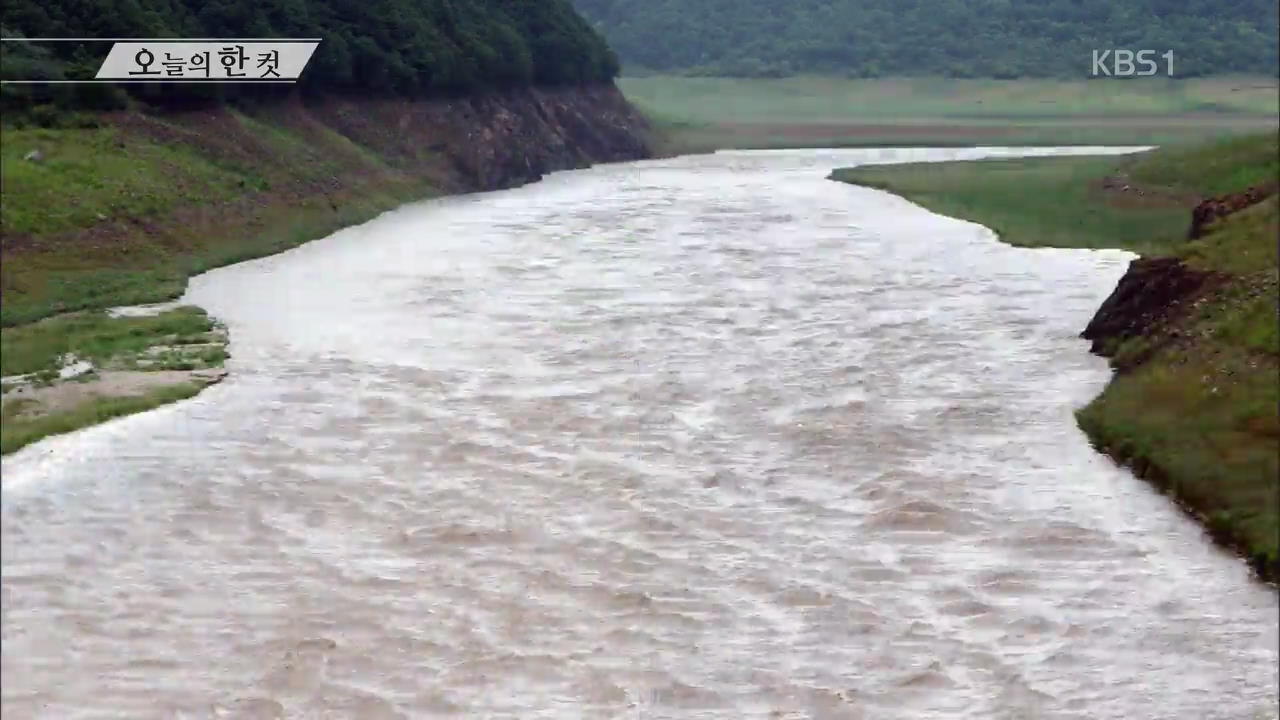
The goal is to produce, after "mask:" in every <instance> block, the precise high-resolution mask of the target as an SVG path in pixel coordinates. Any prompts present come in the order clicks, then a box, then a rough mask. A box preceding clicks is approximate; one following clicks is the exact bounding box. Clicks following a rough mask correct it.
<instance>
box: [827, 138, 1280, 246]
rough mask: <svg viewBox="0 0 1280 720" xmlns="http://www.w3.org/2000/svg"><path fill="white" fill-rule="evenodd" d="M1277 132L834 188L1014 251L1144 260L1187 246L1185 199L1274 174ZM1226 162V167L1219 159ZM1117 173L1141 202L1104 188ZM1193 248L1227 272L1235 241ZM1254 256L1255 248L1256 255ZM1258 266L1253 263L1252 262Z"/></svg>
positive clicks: (906, 170) (976, 165)
mask: <svg viewBox="0 0 1280 720" xmlns="http://www.w3.org/2000/svg"><path fill="white" fill-rule="evenodd" d="M1276 144H1277V137H1276V135H1275V134H1269V135H1266V134H1264V135H1251V136H1248V137H1243V138H1231V139H1225V140H1219V141H1216V142H1214V143H1209V144H1202V145H1195V146H1173V147H1169V148H1162V149H1160V150H1158V151H1155V152H1148V153H1141V154H1135V155H1131V156H1095V157H1049V158H1025V159H1016V160H980V161H975V162H955V163H910V164H904V165H872V166H866V167H855V168H847V169H842V170H837V171H836V172H835V173H833V174H832V178H833V179H836V180H840V181H842V182H848V183H854V184H858V185H865V186H867V187H874V188H878V189H881V190H887V191H889V192H893V193H895V194H898V195H902V196H903V197H905V198H907V199H909V200H911V201H913V202H916V203H919V204H920V205H923V206H924V207H927V208H929V209H931V210H934V211H936V212H939V213H942V214H944V215H951V216H954V217H959V218H963V219H965V220H971V221H973V222H976V223H980V224H982V225H985V226H987V227H989V228H991V229H993V230H995V231H996V232H997V233H999V234H1000V237H1001V239H1002V240H1004V241H1005V242H1008V243H1010V244H1012V245H1017V246H1020V247H1075V248H1123V249H1126V250H1132V251H1135V252H1138V253H1140V254H1144V255H1155V254H1168V253H1173V252H1181V251H1182V250H1183V249H1185V248H1187V243H1186V233H1187V229H1188V227H1189V225H1190V214H1189V201H1188V198H1189V197H1190V196H1199V195H1206V194H1215V193H1219V192H1222V191H1224V189H1226V188H1232V187H1240V188H1243V187H1246V186H1248V185H1251V184H1255V183H1256V182H1258V181H1259V179H1260V178H1264V177H1267V176H1268V173H1270V174H1271V176H1273V177H1274V174H1275V172H1276V157H1275V148H1276ZM1223 156H1227V157H1230V158H1231V159H1232V162H1231V163H1230V164H1223V163H1221V162H1220V160H1219V158H1221V157H1223ZM1108 176H1125V177H1127V178H1128V180H1127V181H1126V182H1131V183H1133V184H1134V185H1135V186H1139V187H1142V188H1143V190H1144V193H1145V194H1144V195H1143V196H1142V197H1141V198H1139V197H1137V196H1136V194H1135V193H1119V192H1117V191H1115V190H1104V189H1103V187H1102V182H1101V181H1102V179H1103V178H1105V177H1108ZM1228 246H1229V249H1222V241H1221V240H1214V241H1211V242H1210V243H1207V244H1201V245H1198V246H1195V247H1199V248H1201V253H1202V254H1203V255H1204V256H1205V257H1208V258H1212V259H1213V260H1215V261H1217V262H1219V263H1221V264H1223V266H1224V268H1225V267H1235V265H1233V264H1232V263H1236V262H1237V261H1240V262H1250V261H1249V260H1248V259H1247V258H1242V257H1241V256H1239V254H1238V253H1237V249H1236V248H1235V246H1234V244H1233V243H1228ZM1255 252H1260V251H1255ZM1251 264H1253V265H1256V263H1251Z"/></svg>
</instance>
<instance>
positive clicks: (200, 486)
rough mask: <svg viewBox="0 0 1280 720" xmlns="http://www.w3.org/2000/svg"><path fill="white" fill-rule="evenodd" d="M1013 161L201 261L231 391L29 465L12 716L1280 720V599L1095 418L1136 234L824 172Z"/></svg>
mask: <svg viewBox="0 0 1280 720" xmlns="http://www.w3.org/2000/svg"><path fill="white" fill-rule="evenodd" d="M990 152H995V151H990ZM1014 152H1016V151H1005V154H1012V153H1014ZM981 154H984V151H975V150H969V151H955V150H948V151H937V150H916V151H901V150H898V151H879V150H873V151H821V152H817V151H810V152H798V151H795V152H793V151H788V152H766V153H726V154H720V155H715V156H702V157H689V158H680V159H674V160H664V161H651V162H645V163H639V164H630V165H616V166H609V167H601V168H596V169H593V170H587V171H582V172H573V173H563V174H557V175H554V176H552V177H550V178H548V179H547V180H546V181H545V182H543V183H540V184H537V185H533V186H530V187H526V188H523V189H519V190H514V191H509V192H502V193H493V194H486V195H476V196H470V197H462V198H452V199H446V200H441V201H431V202H426V203H421V204H416V205H412V206H408V207H405V208H402V209H400V210H398V211H396V212H393V213H389V214H387V215H384V216H383V217H381V218H379V219H377V220H375V221H373V222H370V223H368V224H365V225H362V226H359V227H355V228H351V229H348V230H345V231H343V232H340V233H338V234H336V235H334V236H332V237H329V238H327V239H325V240H322V241H318V242H315V243H312V244H309V245H306V246H303V247H301V248H299V249H296V250H294V251H291V252H288V253H285V254H283V255H278V256H275V257H272V258H267V259H263V260H259V261H255V262H250V263H245V264H242V265H237V266H234V267H230V268H224V269H221V270H218V271H215V272H212V273H209V274H207V275H204V276H201V277H199V278H197V279H195V280H194V281H193V283H192V288H191V291H190V293H189V298H188V299H189V300H191V301H193V302H196V303H199V304H201V305H203V306H205V307H207V308H208V309H209V310H210V311H212V312H213V313H215V314H216V315H218V316H220V317H221V318H223V319H224V320H225V321H226V322H227V324H228V326H229V328H230V330H231V335H232V339H233V344H232V351H233V353H234V355H235V357H234V359H233V361H232V363H231V368H232V371H233V375H232V377H231V378H230V379H228V380H227V381H226V382H225V383H224V384H222V385H220V386H217V387H215V388H212V389H210V390H209V391H207V392H205V393H204V394H203V395H201V396H199V397H198V398H196V399H194V400H192V401H190V402H185V403H181V404H178V405H174V406H169V407H166V408H163V409H160V410H158V411H155V412H151V413H147V414H143V415H139V416H134V417H129V418H125V419H122V420H119V421H116V422H112V423H109V424H107V425H103V426H99V427H96V428H91V429H89V430H86V431H84V432H80V433H76V434H73V435H69V436H64V437H59V438H52V439H50V440H48V441H45V442H42V443H39V444H37V445H34V446H32V447H30V448H27V449H26V450H24V451H23V452H20V453H18V454H17V455H15V456H13V457H11V458H7V459H6V460H5V461H4V466H3V471H4V476H3V488H4V489H3V493H4V495H3V499H4V503H3V553H4V554H3V603H4V619H3V712H4V717H5V720H9V719H10V718H58V719H60V720H61V719H71V718H107V717H111V718H182V717H185V718H205V717H243V718H274V717H283V718H419V717H423V718H428V717H450V716H452V717H512V718H579V717H582V718H685V717H701V718H744V717H760V718H766V717H768V718H864V717H865V718H1232V719H1234V718H1274V717H1276V697H1275V693H1276V680H1277V673H1276V666H1277V650H1276V647H1277V623H1276V617H1277V616H1276V613H1277V599H1276V595H1275V594H1274V593H1273V592H1271V591H1269V590H1267V589H1266V588H1264V587H1262V586H1261V585H1259V584H1257V583H1255V582H1253V581H1252V580H1250V578H1249V576H1248V574H1247V572H1246V570H1245V568H1244V566H1243V564H1242V563H1241V562H1240V561H1239V560H1237V559H1235V558H1233V557H1231V556H1229V555H1227V554H1225V553H1223V552H1221V551H1219V550H1217V549H1216V548H1214V547H1213V546H1212V545H1211V544H1210V543H1209V542H1208V540H1207V539H1206V538H1205V536H1204V534H1203V533H1202V531H1201V530H1200V529H1199V528H1198V527H1197V526H1196V525H1195V524H1193V523H1192V522H1190V521H1188V520H1187V519H1186V518H1184V517H1183V516H1182V515H1181V514H1180V513H1179V512H1178V511H1177V510H1176V509H1175V508H1174V507H1173V506H1172V505H1171V504H1170V503H1169V502H1168V501H1167V500H1165V499H1164V498H1162V497H1159V496H1157V495H1156V494H1154V493H1153V492H1152V491H1151V490H1150V488H1149V487H1148V486H1147V485H1145V484H1144V483H1142V482H1140V481H1138V480H1135V479H1134V478H1133V477H1132V476H1130V475H1129V474H1128V473H1126V472H1124V471H1122V470H1119V469H1116V468H1115V467H1113V466H1112V465H1111V463H1110V462H1109V461H1108V460H1106V459H1105V458H1103V457H1100V456H1099V455H1097V454H1095V453H1094V452H1093V451H1092V450H1091V449H1090V448H1089V446H1088V444H1087V442H1086V441H1085V439H1084V437H1083V436H1082V435H1081V433H1080V432H1079V431H1078V430H1077V428H1076V426H1075V424H1074V422H1073V419H1072V409H1073V408H1076V407H1078V406H1080V405H1082V404H1083V403H1085V402H1087V401H1088V400H1089V399H1090V398H1091V397H1093V396H1094V395H1095V394H1096V393H1097V392H1099V391H1100V390H1101V388H1102V387H1103V385H1104V384H1105V383H1106V381H1107V378H1108V370H1107V367H1106V362H1105V361H1104V360H1101V359H1099V358H1096V357H1092V356H1090V355H1089V354H1088V352H1087V344H1086V343H1085V342H1083V341H1081V340H1079V339H1078V338H1077V337H1076V335H1077V333H1078V332H1079V331H1080V329H1081V328H1082V327H1084V325H1085V324H1086V322H1087V320H1088V319H1089V317H1090V316H1091V314H1092V313H1093V311H1094V309H1095V308H1096V307H1097V306H1098V305H1099V303H1100V302H1101V301H1102V299H1103V298H1104V297H1105V296H1106V295H1107V293H1108V292H1109V291H1110V290H1111V288H1112V287H1113V286H1114V284H1115V282H1116V280H1117V279H1118V278H1119V276H1120V275H1121V274H1122V272H1123V270H1124V266H1125V264H1126V263H1127V260H1128V256H1127V255H1125V254H1123V253H1119V252H1087V251H1068V250H1024V249H1017V248H1012V247H1009V246H1006V245H1003V244H1001V243H999V242H997V241H996V240H995V239H994V238H993V236H992V235H991V234H990V233H989V232H988V231H986V230H984V229H982V228H980V227H978V226H976V225H971V224H968V223H963V222H959V221H956V220H951V219H947V218H943V217H940V216H937V215H933V214H931V213H928V212H926V211H924V210H922V209H920V208H918V207H916V206H914V205H911V204H910V203H907V202H906V201H904V200H901V199H898V198H895V197H893V196H890V195H887V194H884V193H880V192H876V191H872V190H868V189H863V188H855V187H851V186H847V185H841V184H837V183H833V182H829V181H826V180H824V179H823V177H824V176H825V175H826V173H827V171H828V170H829V169H831V168H833V167H836V166H841V165H849V164H855V163H859V162H888V161H902V160H913V159H914V160H920V159H947V158H952V157H976V156H978V155H981Z"/></svg>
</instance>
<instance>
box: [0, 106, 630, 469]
mask: <svg viewBox="0 0 1280 720" xmlns="http://www.w3.org/2000/svg"><path fill="white" fill-rule="evenodd" d="M52 125H53V126H51V127H18V126H14V125H6V126H4V127H2V128H0V182H2V184H3V198H2V199H3V203H2V209H0V253H2V255H3V262H0V297H2V298H3V303H2V304H0V326H2V328H0V337H2V338H3V341H4V344H5V356H6V359H7V358H8V357H10V356H11V354H12V356H13V357H15V358H18V357H22V358H29V357H35V356H41V357H43V360H42V362H43V363H44V364H43V365H42V366H41V367H39V368H34V367H23V368H21V369H18V367H17V365H18V364H21V365H24V366H25V365H29V364H30V363H28V362H26V361H24V362H22V363H18V364H15V365H14V366H13V367H10V366H9V364H7V365H6V370H5V371H4V373H3V374H4V375H12V374H19V373H37V372H42V373H44V376H45V380H46V381H47V382H48V383H51V384H52V385H61V384H66V383H70V382H74V381H73V380H72V379H71V378H58V377H56V375H57V372H59V367H58V366H56V365H51V364H50V363H56V362H58V358H65V357H67V356H75V357H86V356H88V355H92V354H93V353H94V351H93V350H92V349H91V348H86V347H82V346H81V344H82V343H88V344H89V345H90V346H92V345H93V343H94V342H97V340H95V339H94V338H97V337H98V336H99V335H106V336H112V337H114V336H116V335H118V334H120V333H125V334H127V333H129V332H133V331H135V330H137V328H136V325H135V324H134V322H135V320H136V319H131V318H114V317H110V316H108V315H106V314H104V313H103V312H102V311H103V310H105V309H107V308H111V307H116V306H123V305H139V304H146V303H156V302H162V301H166V300H172V299H174V298H177V297H179V296H180V295H181V294H182V293H183V291H184V289H185V287H186V282H187V279H188V278H189V277H191V276H193V275H197V274H199V273H202V272H205V271H207V270H210V269H213V268H215V267H219V266H222V265H228V264H231V263H235V262H240V261H243V260H248V259H252V258H255V257H261V256H264V255H270V254H273V253H277V252H281V251H284V250H287V249H289V248H292V247H295V246H297V245H300V244H302V243H304V242H307V241H309V240H312V239H316V238H320V237H324V236H325V235H328V234H330V233H332V232H334V231H336V230H338V229H340V228H343V227H347V226H350V225H355V224H359V223H361V222H364V221H366V220H369V219H371V218H373V217H375V216H376V215H378V214H380V213H382V212H384V211H386V210H390V209H392V208H394V207H397V206H398V205H401V204H403V203H405V202H411V201H415V200H421V199H426V198H429V197H433V196H439V195H445V194H455V193H464V192H474V191H485V190H496V189H501V188H508V187H514V186H517V185H521V184H524V183H527V182H532V181H535V180H537V179H539V178H541V177H542V175H544V174H546V173H549V172H553V171H556V170H565V169H571V168H577V167H584V166H587V165H590V164H593V163H600V162H613V161H623V160H634V159H639V158H642V157H646V156H647V155H649V146H648V142H649V139H648V127H647V124H646V122H645V120H644V119H643V118H642V117H641V116H640V115H639V114H638V113H637V112H636V111H635V110H634V109H633V108H632V107H631V106H630V105H629V104H628V103H627V102H626V100H625V99H624V98H623V97H622V95H621V94H620V93H619V92H618V91H617V89H616V88H615V87H613V86H612V85H599V86H591V87H578V88H566V89H555V90H542V89H526V90H512V91H508V92H504V93H490V94H485V95H476V96H472V97H467V98H460V99H452V100H432V101H410V100H354V99H342V98H327V99H318V100H315V101H313V102H308V103H305V104H304V103H302V102H301V101H299V100H298V99H297V98H293V99H290V100H288V101H284V102H278V103H272V104H266V105H262V106H259V107H256V108H252V109H246V108H241V109H236V108H231V107H227V106H218V107H212V108H206V109H202V110H195V111H188V112H181V113H167V114H152V113H145V112H142V111H140V110H131V111H125V112H115V113H108V114H97V115H79V116H67V117H65V118H61V119H59V122H57V123H52ZM75 313H85V314H81V315H77V314H75ZM46 319H47V320H46ZM42 320H43V321H44V324H40V323H39V321H42ZM210 322H212V321H210ZM33 323H34V324H33ZM85 323H88V324H90V325H92V326H93V327H95V328H96V330H95V333H88V334H79V335H76V334H71V335H67V336H65V337H63V338H62V341H61V344H62V345H63V347H61V348H60V351H59V352H58V353H57V355H56V356H54V357H50V356H48V355H47V353H46V354H44V355H42V353H43V347H44V345H42V344H41V343H44V344H45V345H47V344H48V338H49V337H51V336H58V335H59V334H60V333H62V332H63V331H65V330H67V329H68V328H69V327H70V326H71V325H82V324H85ZM159 344H163V343H159ZM138 351H141V348H139V349H138ZM15 362H16V361H15ZM112 362H116V360H114V359H113V360H112ZM204 369H208V368H204ZM170 371H172V372H186V371H185V370H172V369H170ZM50 372H53V374H54V375H55V377H49V373H50ZM115 377H116V381H115V384H114V385H109V386H104V385H101V384H100V383H95V382H90V381H88V380H85V379H84V378H81V379H80V381H81V383H80V385H78V386H77V387H78V389H76V390H75V391H74V392H71V391H67V390H62V391H59V392H60V393H61V394H60V395H59V396H58V397H59V398H62V399H61V400H59V401H58V402H41V401H39V400H38V399H37V398H36V397H35V396H34V395H33V396H29V397H23V398H20V399H21V400H25V401H26V402H25V403H19V402H17V400H18V399H19V398H18V397H17V396H16V395H15V396H12V398H10V393H11V392H14V390H13V387H12V386H13V383H10V384H9V386H8V387H9V391H8V392H6V393H5V396H6V400H5V408H6V409H5V416H4V421H5V422H4V427H5V429H6V433H7V434H6V440H5V443H4V450H3V451H4V452H5V453H8V452H12V451H13V450H15V449H17V448H18V447H21V446H22V445H24V444H26V443H28V442H31V441H33V440H34V439H37V438H38V437H42V436H44V435H47V434H52V433H53V432H65V431H67V430H70V429H76V428H77V427H83V426H85V425H89V424H93V422H97V421H99V420H101V419H106V417H114V416H115V415H119V414H123V413H125V412H129V411H136V410H141V409H146V408H148V407H154V406H155V405H156V404H158V403H160V402H163V401H168V400H172V399H178V398H179V397H186V396H189V395H190V394H192V392H193V389H192V386H191V383H190V382H189V381H188V379H186V378H177V377H176V376H174V377H170V379H172V380H175V381H176V382H172V383H166V384H164V386H163V387H156V386H154V385H153V384H152V383H151V382H150V381H137V379H136V378H135V379H133V380H128V381H125V380H123V379H122V378H121V377H119V376H115ZM152 377H158V376H152ZM197 384H199V382H197ZM200 387H203V385H200ZM112 388H117V389H118V388H134V389H137V390H139V392H133V393H126V394H124V395H119V394H114V393H112V392H110V390H111V389H112ZM198 389H199V387H195V390H198ZM143 390H145V392H142V391H143ZM32 392H34V391H32ZM42 392H43V391H42ZM41 397H46V399H47V398H48V397H52V396H49V395H48V392H44V394H43V395H42V396H41ZM66 398H72V399H74V398H79V399H80V400H79V401H74V402H73V401H70V400H67V399H66ZM122 399H126V400H127V402H122ZM41 407H44V408H46V409H45V410H44V411H42V410H40V409H39V408H41ZM103 407H107V408H108V409H105V410H104V409H103ZM18 408H21V409H20V410H19V409H18ZM49 408H56V410H49ZM36 426H38V427H40V428H44V429H48V430H49V432H43V433H41V432H37V431H36V430H34V429H32V428H33V427H36ZM11 428H12V429H11Z"/></svg>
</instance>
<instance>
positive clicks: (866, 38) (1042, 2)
mask: <svg viewBox="0 0 1280 720" xmlns="http://www.w3.org/2000/svg"><path fill="white" fill-rule="evenodd" d="M574 3H575V4H576V6H577V8H578V10H579V11H580V12H582V14H583V15H584V16H586V17H587V19H588V20H590V21H591V22H592V23H593V24H595V26H596V27H597V28H598V29H599V30H600V31H601V32H603V33H604V35H605V36H606V38H607V39H608V40H609V43H610V44H611V45H612V47H613V48H614V50H616V51H617V53H618V55H619V56H620V57H621V58H622V60H623V62H624V64H626V65H627V67H628V69H629V70H641V69H643V70H652V71H664V72H692V73H697V74H708V75H736V76H768V77H779V76H787V75H793V74H800V73H809V72H816V73H839V74H847V75H853V76H859V77H875V76H884V75H941V76H951V77H994V78H1007V77H1080V76H1083V75H1087V74H1088V73H1089V72H1090V67H1091V56H1092V50H1094V49H1105V48H1125V49H1130V50H1141V49H1152V50H1156V51H1157V52H1159V53H1164V52H1166V51H1168V50H1172V51H1173V52H1174V60H1175V61H1174V74H1175V75H1209V74H1219V73H1260V74H1268V75H1274V74H1275V73H1276V66H1277V62H1278V61H1280V56H1278V55H1277V39H1276V24H1277V5H1276V2H1275V1H1274V0H1120V1H1118V2H1117V1H1116V0H574ZM1162 71H1163V70H1162Z"/></svg>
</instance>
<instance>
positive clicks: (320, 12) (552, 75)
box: [0, 0, 618, 102]
mask: <svg viewBox="0 0 1280 720" xmlns="http://www.w3.org/2000/svg"><path fill="white" fill-rule="evenodd" d="M0 7H2V8H3V9H2V10H0V26H3V31H4V35H5V37H175V38H181V37H257V38H265V37H284V38H300V37H319V38H322V39H323V42H322V43H321V44H320V47H319V48H318V50H317V51H316V55H315V56H314V58H313V59H312V61H311V65H310V66H309V67H308V69H307V71H306V73H305V74H304V76H303V80H304V83H303V85H304V87H305V88H306V89H307V90H309V91H325V92H338V93H361V94H378V95H394V96H422V95H440V94H449V93H464V92H470V91H473V90H477V89H483V88H492V87H510V86H522V85H566V84H578V83H588V82H594V81H600V80H607V79H610V78H612V77H614V76H615V75H616V74H617V69H618V63H617V59H616V58H615V57H614V55H613V53H612V52H611V51H610V50H609V48H608V47H607V46H606V45H605V43H604V41H603V40H602V39H601V37H600V36H599V35H598V34H597V33H595V32H594V31H593V30H592V29H591V28H590V26H588V25H587V23H586V22H584V21H583V19H582V18H581V17H580V16H578V14H577V13H576V12H575V11H574V9H573V7H572V6H571V5H570V4H569V1H568V0H8V1H7V2H5V3H3V5H0ZM4 46H5V47H4V50H5V57H4V58H3V60H4V62H3V70H2V72H3V74H4V76H5V77H6V78H14V79H35V78H39V79H56V78H63V77H88V76H92V74H93V72H94V71H96V69H97V65H98V64H100V63H101V61H102V58H103V57H105V54H106V46H105V45H99V46H97V47H90V46H87V45H81V44H75V43H58V44H51V45H47V46H34V45H28V44H25V43H5V44H4ZM135 87H138V86H135ZM229 87H230V88H234V86H221V87H219V88H216V89H215V88H210V87H208V86H204V87H193V86H185V87H175V86H173V85H166V86H140V88H139V89H136V90H135V91H136V92H139V93H141V94H148V93H149V94H151V95H153V96H154V95H157V93H159V97H161V98H163V97H169V98H181V97H186V96H195V97H199V96H201V94H209V93H226V92H236V91H237V90H235V89H228V88H229ZM5 91H6V96H7V98H6V99H8V100H10V101H13V100H14V99H15V94H18V93H22V92H28V91H27V90H22V89H19V88H15V87H14V86H6V88H5ZM41 91H46V92H47V91H48V89H47V88H44V89H43V90H37V92H41ZM239 91H241V92H243V90H239ZM75 92H78V93H80V94H81V97H80V99H81V100H85V101H87V100H93V101H97V102H110V101H111V97H109V96H108V95H109V93H110V92H111V91H108V90H105V89H103V88H101V87H99V88H94V87H93V86H79V87H77V88H76V90H75Z"/></svg>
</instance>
